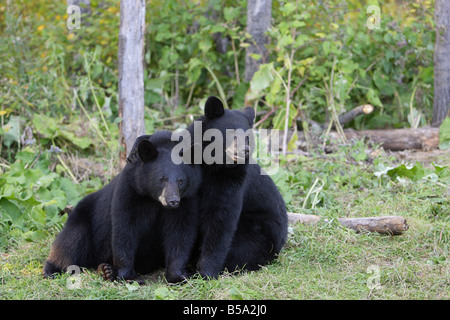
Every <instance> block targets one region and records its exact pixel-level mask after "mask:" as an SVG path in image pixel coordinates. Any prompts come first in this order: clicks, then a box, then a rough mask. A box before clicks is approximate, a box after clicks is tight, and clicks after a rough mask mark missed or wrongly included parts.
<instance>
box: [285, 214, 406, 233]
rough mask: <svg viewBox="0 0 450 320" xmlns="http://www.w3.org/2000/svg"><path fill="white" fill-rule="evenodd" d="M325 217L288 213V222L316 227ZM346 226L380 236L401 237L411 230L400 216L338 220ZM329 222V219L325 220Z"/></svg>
mask: <svg viewBox="0 0 450 320" xmlns="http://www.w3.org/2000/svg"><path fill="white" fill-rule="evenodd" d="M322 219H323V217H320V216H316V215H312V214H300V213H293V212H288V220H289V222H290V223H292V224H296V223H303V224H306V225H316V224H317V223H318V222H319V221H320V220H322ZM337 220H338V221H339V222H340V223H341V224H342V225H343V226H344V227H347V228H350V229H353V230H355V231H356V232H358V233H359V232H362V231H363V232H364V231H366V232H377V233H380V234H389V235H400V234H402V233H403V232H405V231H406V230H408V229H409V226H408V224H407V223H406V219H405V218H403V217H399V216H385V217H367V218H337ZM324 221H325V222H328V219H324Z"/></svg>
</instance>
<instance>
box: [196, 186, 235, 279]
mask: <svg viewBox="0 0 450 320" xmlns="http://www.w3.org/2000/svg"><path fill="white" fill-rule="evenodd" d="M221 189H222V190H221V192H219V191H214V189H213V188H210V189H209V190H210V191H211V193H210V192H204V193H203V196H202V198H203V199H208V200H205V201H202V205H201V208H200V213H201V218H200V219H201V220H200V232H201V233H202V236H203V243H202V246H201V253H200V258H199V260H198V262H197V270H198V272H199V273H200V275H201V276H202V277H203V278H217V277H218V276H219V273H220V272H221V271H223V270H224V266H225V259H226V257H227V255H228V252H229V251H230V247H231V243H232V241H233V237H234V233H235V231H236V229H237V224H238V222H239V217H240V214H241V210H242V194H241V192H240V188H234V189H233V188H230V190H223V188H221ZM227 191H228V192H227ZM218 194H220V195H221V196H220V197H217V195H218Z"/></svg>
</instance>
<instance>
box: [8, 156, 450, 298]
mask: <svg viewBox="0 0 450 320" xmlns="http://www.w3.org/2000/svg"><path fill="white" fill-rule="evenodd" d="M442 159H444V161H445V159H448V154H446V155H444V158H441V160H442ZM316 160H317V159H316ZM316 160H315V161H312V162H308V164H306V163H303V164H302V166H303V169H302V170H308V172H314V170H316V171H317V172H316V174H318V175H320V174H329V173H327V172H326V170H325V169H324V168H325V167H324V166H323V161H322V162H320V161H319V160H317V161H316ZM344 167H345V168H346V170H345V174H347V175H349V176H348V177H346V178H345V174H344V175H342V173H341V176H342V177H344V178H345V179H344V180H345V181H346V183H343V182H342V181H341V180H340V179H329V180H327V182H326V183H327V184H328V188H326V189H325V188H324V190H323V194H322V197H323V200H322V203H323V206H320V203H319V204H318V205H317V208H316V209H315V210H312V211H314V212H315V213H316V214H321V215H324V216H327V217H328V218H331V220H332V221H331V223H325V222H324V223H320V224H319V225H317V226H304V225H296V226H291V228H290V235H289V240H288V243H287V244H286V247H285V249H284V250H283V251H282V253H281V255H280V257H279V259H278V260H277V261H275V262H274V263H272V264H271V265H269V266H266V267H263V268H262V270H260V271H257V272H250V273H244V274H240V275H235V274H225V275H223V276H221V277H220V278H219V279H218V280H212V281H203V280H200V279H191V280H189V281H188V282H187V283H186V284H183V285H168V284H167V283H166V282H165V280H164V276H163V274H164V272H163V270H161V271H158V272H156V273H154V274H152V275H147V276H146V284H145V285H144V286H141V287H139V286H137V285H136V286H135V285H129V284H123V283H108V282H105V281H103V280H102V279H101V278H100V277H99V276H98V275H96V274H95V273H94V272H93V271H84V272H82V273H81V274H80V275H79V276H78V277H74V276H72V277H71V276H69V275H67V274H65V275H61V276H59V277H57V278H56V279H53V280H47V279H42V277H41V272H42V267H43V263H44V261H45V259H46V256H47V254H48V252H49V249H50V246H51V243H52V241H53V238H51V239H46V240H44V241H41V242H38V243H31V242H22V243H20V244H19V245H18V246H16V247H15V248H14V249H12V250H9V251H8V252H6V253H1V255H0V265H1V271H0V299H164V300H165V299H449V298H450V272H449V270H450V268H449V266H450V261H449V243H450V224H449V223H450V220H449V210H450V206H449V202H448V192H449V189H448V186H447V185H446V184H445V183H442V182H438V183H434V182H430V181H422V180H420V181H416V182H411V181H406V182H405V181H403V182H402V183H396V182H395V181H391V182H387V183H386V182H377V180H376V178H375V177H374V175H373V172H374V170H375V169H374V166H373V165H372V164H367V163H365V164H361V163H354V164H350V165H348V164H346V165H345V166H344V165H342V167H340V168H334V169H336V170H338V171H339V170H341V171H342V170H343V168H344ZM314 168H316V169H314ZM297 169H298V167H295V168H294V169H293V172H296V173H298V174H302V172H306V171H299V170H300V169H298V170H297ZM322 177H323V179H325V178H324V177H325V176H322ZM330 181H334V182H330ZM289 183H290V185H291V186H295V185H296V183H297V186H298V180H295V179H294V180H292V179H291V181H290V182H289ZM299 190H300V191H299V192H298V193H299V194H298V195H296V194H294V197H293V200H292V201H291V206H290V210H292V211H298V212H300V211H301V206H302V202H301V199H304V197H305V193H306V191H307V190H304V191H302V188H299ZM297 196H298V198H296V197H297ZM296 199H297V200H298V201H297V202H296ZM327 199H332V200H329V201H328V200H327ZM327 201H328V202H327ZM304 211H307V212H308V213H310V212H311V209H309V210H307V209H305V210H304ZM382 215H400V216H404V217H405V218H406V219H407V222H408V224H409V226H410V228H409V230H408V231H407V232H406V233H404V234H403V235H401V236H382V235H378V234H356V233H355V232H354V231H352V230H348V229H344V228H343V227H341V226H340V225H339V224H338V223H337V222H336V220H333V219H332V218H333V217H336V216H382Z"/></svg>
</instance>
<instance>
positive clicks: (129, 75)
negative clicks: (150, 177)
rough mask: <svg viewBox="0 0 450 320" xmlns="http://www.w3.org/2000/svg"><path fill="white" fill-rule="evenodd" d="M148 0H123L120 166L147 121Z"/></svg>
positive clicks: (122, 164)
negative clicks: (146, 27)
mask: <svg viewBox="0 0 450 320" xmlns="http://www.w3.org/2000/svg"><path fill="white" fill-rule="evenodd" d="M144 35H145V0H134V1H128V0H121V1H120V29H119V53H118V60H119V117H121V118H122V121H121V122H120V124H119V144H120V146H121V148H122V150H121V151H120V153H119V156H120V169H122V168H123V167H124V166H125V164H126V158H127V155H128V153H129V152H130V150H131V148H132V146H133V143H134V141H135V140H136V138H137V137H139V136H140V135H143V134H144V133H145V124H144Z"/></svg>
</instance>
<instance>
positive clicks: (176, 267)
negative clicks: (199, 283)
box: [162, 199, 198, 283]
mask: <svg viewBox="0 0 450 320" xmlns="http://www.w3.org/2000/svg"><path fill="white" fill-rule="evenodd" d="M196 201H197V200H196V199H195V200H192V201H189V200H187V199H184V203H183V206H182V208H180V209H172V210H167V211H166V212H164V215H163V228H162V230H163V239H164V242H163V245H164V254H165V266H166V274H165V277H166V280H167V281H168V282H170V283H176V282H182V281H185V280H186V279H188V278H189V277H191V276H192V275H193V274H192V273H189V272H187V270H186V267H187V263H188V261H189V258H190V256H191V253H192V249H193V247H194V243H195V241H196V239H197V234H198V212H197V206H196Z"/></svg>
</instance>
